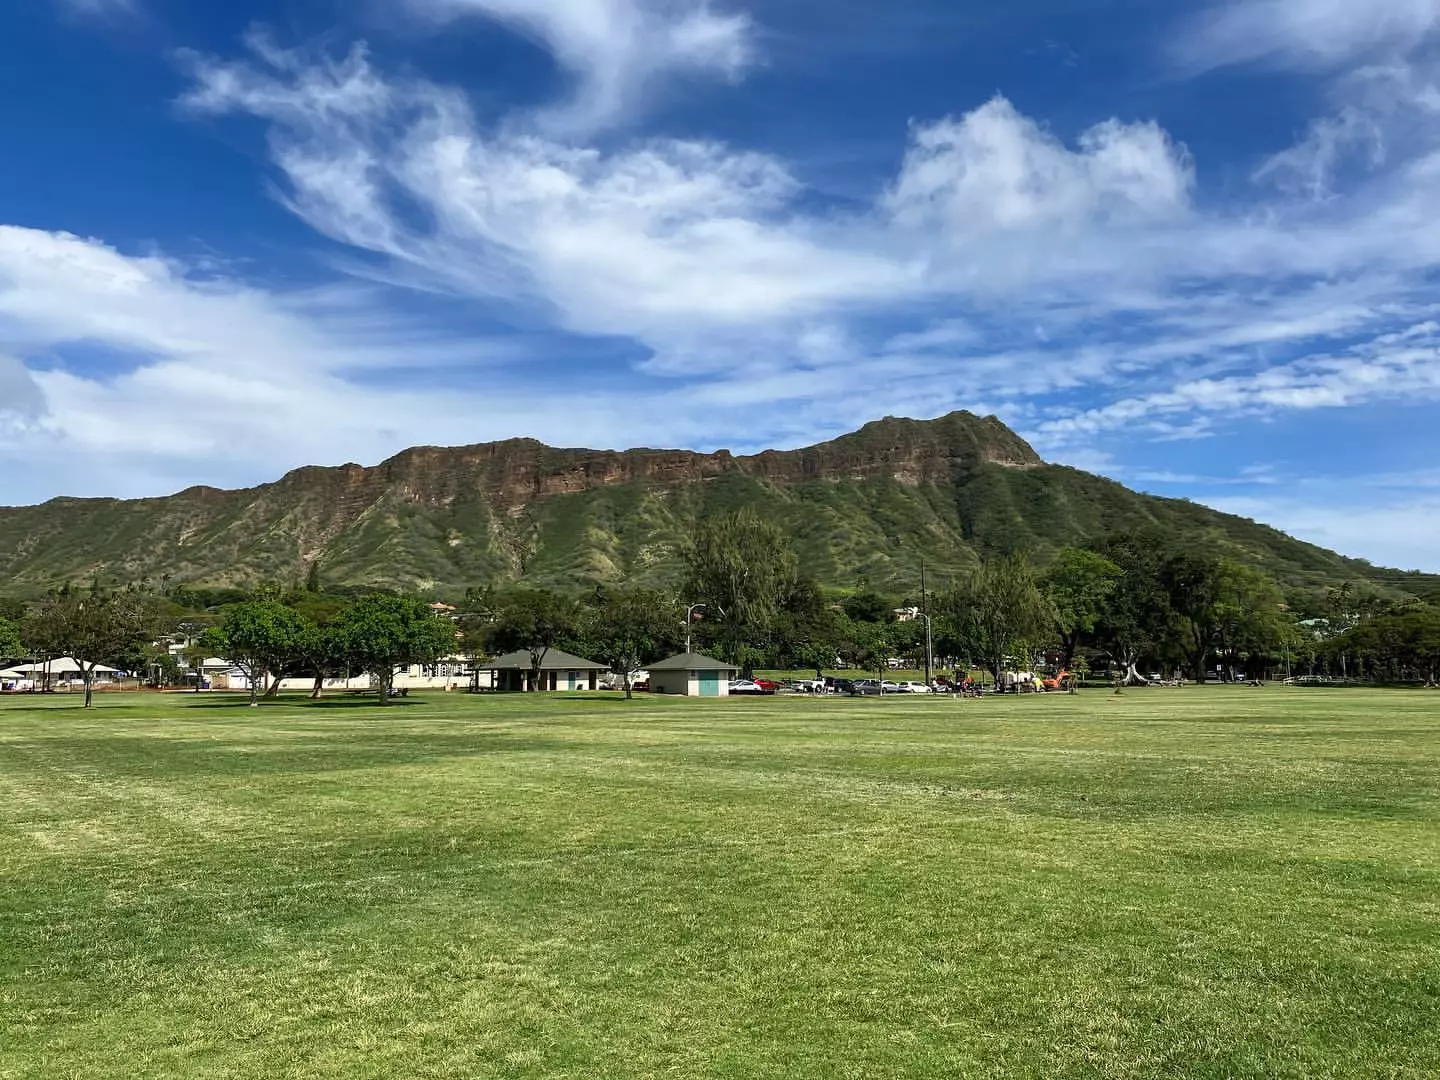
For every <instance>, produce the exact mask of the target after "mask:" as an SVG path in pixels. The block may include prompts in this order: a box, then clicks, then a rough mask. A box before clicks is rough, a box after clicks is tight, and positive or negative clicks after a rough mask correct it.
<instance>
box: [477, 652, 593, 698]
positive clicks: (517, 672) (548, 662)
mask: <svg viewBox="0 0 1440 1080" xmlns="http://www.w3.org/2000/svg"><path fill="white" fill-rule="evenodd" d="M477 666H478V667H482V668H484V669H486V670H488V671H489V672H490V680H491V681H490V685H491V686H493V687H494V688H495V689H496V690H508V691H521V690H595V689H597V688H598V685H599V682H600V674H601V672H605V671H609V670H610V666H609V665H608V664H597V663H596V662H595V661H594V660H586V659H585V658H584V657H581V656H575V655H574V654H572V653H568V652H566V651H565V650H564V649H546V650H545V655H544V656H543V657H542V658H541V660H540V675H539V681H538V682H537V683H536V684H535V685H533V686H532V685H531V683H530V676H531V662H530V651H529V650H528V649H521V650H520V651H519V652H513V653H508V654H507V655H505V656H498V657H496V658H495V659H494V660H489V661H485V662H484V663H482V664H479V665H477Z"/></svg>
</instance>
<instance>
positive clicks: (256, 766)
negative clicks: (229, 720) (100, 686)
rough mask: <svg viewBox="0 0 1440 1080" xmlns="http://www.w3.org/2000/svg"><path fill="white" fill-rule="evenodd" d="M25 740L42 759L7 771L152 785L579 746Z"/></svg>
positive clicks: (470, 738)
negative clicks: (79, 768) (70, 773)
mask: <svg viewBox="0 0 1440 1080" xmlns="http://www.w3.org/2000/svg"><path fill="white" fill-rule="evenodd" d="M22 741H23V742H27V743H29V745H30V747H31V748H33V749H35V750H38V751H40V753H38V754H15V755H12V756H11V758H10V760H9V761H7V764H6V770H7V771H9V772H16V771H21V770H24V771H27V772H32V773H35V774H45V773H49V772H52V771H53V769H54V768H55V767H56V766H57V765H63V767H64V768H66V769H73V768H74V767H75V766H76V765H80V764H85V765H89V766H91V767H93V768H95V769H96V770H98V771H100V772H102V773H107V774H112V775H126V776H144V777H146V778H150V779H166V778H175V779H181V778H185V777H191V776H254V775H256V774H271V775H283V774H286V773H307V772H343V771H345V770H348V769H367V768H383V767H385V766H389V765H414V764H421V763H425V762H438V761H446V760H452V759H457V758H466V757H484V756H488V755H491V754H496V753H508V754H513V753H534V752H560V751H564V750H570V749H576V748H578V747H579V744H576V743H574V742H571V741H569V740H564V739H545V738H538V737H536V736H534V735H533V734H527V735H513V734H509V733H506V732H468V733H465V734H442V733H435V732H423V733H422V732H417V733H413V734H405V733H399V732H383V731H367V732H363V733H356V732H354V731H347V732H346V733H345V737H344V738H334V737H331V736H328V735H325V734H319V735H315V736H313V737H304V738H285V739H275V740H269V741H261V742H251V741H246V740H244V739H243V738H241V737H237V738H235V739H233V740H217V739H214V738H184V737H178V736H168V735H141V734H135V735H129V734H117V735H112V736H80V735H71V736H43V737H40V738H36V739H34V740H22ZM12 745H13V744H12Z"/></svg>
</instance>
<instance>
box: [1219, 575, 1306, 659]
mask: <svg viewBox="0 0 1440 1080" xmlns="http://www.w3.org/2000/svg"><path fill="white" fill-rule="evenodd" d="M1214 625H1215V649H1216V651H1217V652H1218V653H1219V655H1220V658H1221V659H1222V660H1223V661H1224V662H1225V664H1226V666H1227V668H1228V669H1229V670H1230V672H1231V675H1232V677H1233V676H1234V674H1235V671H1236V669H1237V668H1239V667H1241V666H1242V665H1243V666H1245V667H1246V668H1247V673H1248V674H1250V675H1253V676H1256V677H1258V676H1259V675H1261V674H1263V668H1264V666H1265V664H1266V662H1267V661H1268V660H1269V659H1270V658H1272V657H1274V656H1275V655H1276V653H1277V652H1279V651H1280V650H1281V649H1282V648H1283V647H1284V646H1285V645H1286V643H1287V642H1289V641H1291V640H1292V639H1293V637H1294V634H1293V628H1294V620H1293V619H1291V618H1290V616H1289V614H1288V612H1287V610H1286V607H1285V597H1284V594H1283V593H1281V591H1280V587H1279V586H1278V585H1276V584H1275V582H1274V581H1273V580H1271V579H1270V578H1269V577H1268V576H1266V575H1265V574H1263V573H1261V572H1260V571H1259V570H1255V569H1253V568H1252V567H1249V566H1242V565H1240V564H1239V563H1234V562H1230V561H1228V560H1227V561H1226V562H1225V563H1224V564H1222V566H1221V569H1220V579H1219V584H1218V587H1217V589H1216V602H1215V624H1214Z"/></svg>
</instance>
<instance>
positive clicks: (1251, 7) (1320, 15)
mask: <svg viewBox="0 0 1440 1080" xmlns="http://www.w3.org/2000/svg"><path fill="white" fill-rule="evenodd" d="M1437 26H1440V0H1238V2H1231V3H1226V4H1221V5H1219V6H1216V7H1214V8H1212V9H1211V10H1210V11H1208V12H1206V13H1205V14H1204V15H1202V16H1200V17H1199V18H1197V19H1194V20H1189V21H1187V22H1186V24H1185V26H1184V30H1183V32H1182V33H1181V34H1180V35H1179V36H1178V38H1177V41H1176V44H1175V47H1174V48H1175V52H1176V55H1177V57H1178V59H1179V60H1180V61H1181V63H1182V64H1183V65H1184V66H1185V67H1187V68H1190V69H1192V70H1195V69H1199V70H1203V69H1208V68H1217V67H1224V66H1226V65H1230V64H1244V63H1253V62H1256V61H1264V62H1269V63H1275V64H1280V65H1283V66H1287V67H1298V68H1321V69H1333V68H1336V67H1340V66H1343V65H1345V64H1347V63H1348V62H1351V61H1354V60H1355V59H1356V58H1366V57H1373V56H1375V55H1376V54H1387V53H1396V52H1400V53H1404V52H1408V51H1409V50H1411V49H1413V48H1415V47H1416V46H1418V45H1419V44H1420V43H1421V42H1423V41H1425V40H1426V39H1427V38H1428V37H1430V35H1432V34H1433V33H1434V32H1435V30H1436V28H1437Z"/></svg>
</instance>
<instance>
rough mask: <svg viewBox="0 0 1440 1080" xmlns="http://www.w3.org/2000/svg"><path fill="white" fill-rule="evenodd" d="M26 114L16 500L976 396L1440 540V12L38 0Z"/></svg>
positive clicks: (499, 0)
mask: <svg viewBox="0 0 1440 1080" xmlns="http://www.w3.org/2000/svg"><path fill="white" fill-rule="evenodd" d="M0 102H3V104H0V146H3V147H4V167H3V168H0V462H3V464H4V466H5V470H4V472H5V476H6V479H7V484H6V490H5V491H4V492H3V493H0V499H3V500H4V501H6V502H10V503H23V502H33V501H39V500H42V499H45V498H49V497H51V496H54V495H57V494H71V495H123V496H135V495H148V494H160V493H165V492H168V491H171V490H175V489H178V488H182V487H185V486H187V485H190V484H194V483H208V484H217V485H238V484H249V483H255V482H260V481H264V480H269V479H273V478H275V477H277V476H278V475H279V474H280V473H282V472H283V471H285V470H287V469H290V468H293V467H295V466H298V465H301V464H312V463H313V464H329V463H340V462H344V461H350V460H354V461H361V462H366V463H370V462H375V461H377V460H380V459H381V458H384V457H385V456H387V455H389V454H391V453H393V452H395V451H397V450H399V449H402V448H403V447H406V446H409V445H414V444H420V443H427V444H463V443H470V442H479V441H484V440H489V439H495V438H503V437H509V436H515V435H532V436H535V437H538V438H541V439H544V440H545V441H547V442H550V443H554V444H558V445H570V446H574V445H586V446H605V447H621V448H623V447H627V446H636V445H647V446H657V445H661V446H687V447H695V448H699V449H712V448H718V447H728V448H731V449H734V450H737V451H746V450H755V449H760V448H764V447H770V446H780V447H787V446H798V445H804V444H807V443H810V442H814V441H818V440H821V439H824V438H828V437H831V436H834V435H836V434H839V433H841V432H843V431H847V430H851V429H853V428H855V427H857V426H859V425H860V424H861V423H863V422H865V421H866V420H870V419H875V418H877V417H879V416H883V415H886V414H895V415H906V416H916V417H930V416H936V415H940V414H942V413H945V412H948V411H950V410H951V409H955V408H968V409H972V410H974V411H976V412H980V413H990V412H993V413H995V414H997V415H999V416H1000V417H1001V418H1002V419H1004V420H1005V421H1006V422H1007V423H1009V424H1011V425H1012V426H1013V427H1015V428H1016V429H1017V430H1019V431H1020V432H1021V433H1023V434H1024V435H1025V436H1026V437H1028V438H1029V439H1030V440H1031V441H1032V442H1033V443H1034V444H1035V446H1036V447H1037V449H1039V450H1040V451H1041V452H1042V453H1043V454H1044V455H1045V456H1046V457H1047V458H1048V459H1050V460H1052V461H1057V462H1063V463H1069V464H1074V465H1077V466H1080V467H1082V468H1087V469H1091V470H1094V471H1098V472H1103V473H1105V474H1107V475H1110V476H1113V477H1115V478H1116V479H1118V480H1121V481H1122V482H1124V483H1127V484H1129V485H1131V486H1133V487H1138V488H1141V489H1144V490H1148V491H1154V492H1156V493H1160V494H1166V495H1178V496H1186V497H1189V498H1193V499H1196V500H1198V501H1202V502H1206V503H1209V504H1211V505H1215V506H1218V507H1221V508H1223V509H1227V510H1233V511H1236V512H1239V513H1243V514H1245V515H1246V516H1250V517H1255V518H1257V519H1260V520H1264V521H1268V522H1271V523H1273V524H1275V525H1278V526H1280V527H1282V528H1285V529H1287V530H1290V531H1292V532H1295V533H1297V534H1298V535H1301V536H1304V537H1306V538H1308V539H1312V540H1315V541H1317V542H1319V543H1323V544H1326V545H1327V546H1331V547H1334V548H1337V549H1339V550H1341V551H1345V552H1347V553H1350V554H1355V555H1360V556H1363V557H1366V558H1370V559H1372V560H1373V561H1375V562H1378V563H1384V564H1388V565H1399V566H1403V567H1406V568H1413V567H1423V568H1426V569H1431V570H1440V543H1437V542H1436V538H1437V535H1440V463H1437V460H1436V453H1435V451H1436V448H1437V445H1440V438H1437V435H1436V430H1437V427H1440V363H1437V356H1440V354H1437V348H1440V311H1437V298H1440V281H1437V269H1440V0H1367V2H1366V3H1363V4H1361V3H1354V2H1350V0H1226V2H1225V3H1223V4H1220V5H1218V6H1211V5H1209V4H1204V3H1196V4H1186V3H1176V2H1161V0H1106V2H1090V3H1084V4H1082V3H1078V2H1075V0H1016V2H1014V3H1010V4H1004V5H998V4H992V3H989V2H984V3H981V2H978V0H977V2H966V0H944V2H941V0H892V2H890V3H887V4H876V3H873V2H870V0H751V2H749V3H744V2H742V0H734V2H731V0H713V2H711V3H706V2H704V0H235V2H232V3H226V4H194V3H191V2H187V0H30V2H28V3H25V4H18V5H16V4H12V5H6V6H5V8H4V9H3V10H0Z"/></svg>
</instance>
